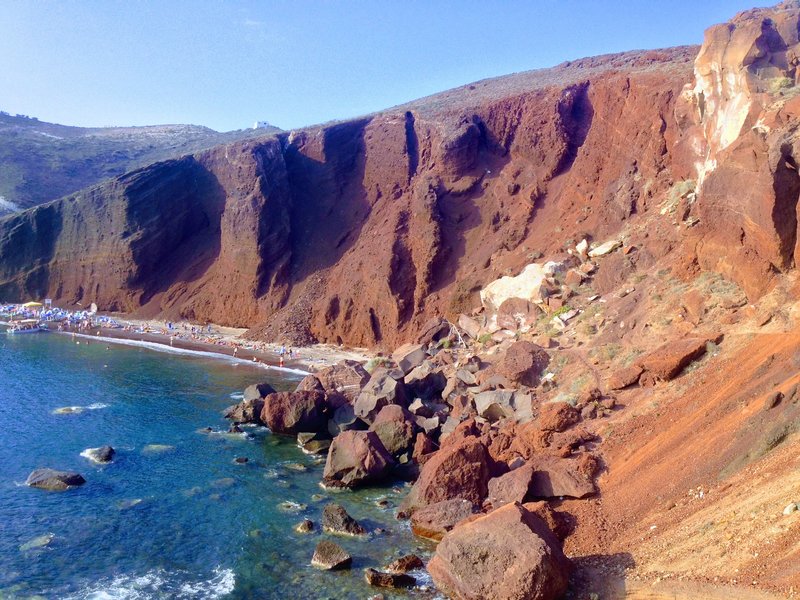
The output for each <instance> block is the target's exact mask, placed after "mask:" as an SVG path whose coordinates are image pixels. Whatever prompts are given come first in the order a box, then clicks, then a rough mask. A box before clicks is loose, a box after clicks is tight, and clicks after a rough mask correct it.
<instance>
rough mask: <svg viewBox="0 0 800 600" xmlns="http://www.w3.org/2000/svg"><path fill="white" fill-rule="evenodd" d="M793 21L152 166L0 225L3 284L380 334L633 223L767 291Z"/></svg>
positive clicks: (297, 326)
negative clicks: (533, 263)
mask: <svg viewBox="0 0 800 600" xmlns="http://www.w3.org/2000/svg"><path fill="white" fill-rule="evenodd" d="M799 16H800V7H798V4H797V3H796V2H791V3H785V4H782V5H780V6H778V7H776V8H774V9H769V10H756V11H750V12H748V13H743V14H741V15H738V16H737V17H736V18H735V19H733V20H732V21H731V22H730V23H728V24H724V25H721V26H717V27H714V28H712V29H710V30H709V32H708V33H707V35H706V39H705V42H704V45H703V47H702V48H701V49H700V51H699V54H698V49H697V48H693V47H692V48H689V47H687V48H676V49H671V50H665V51H650V52H632V53H625V54H621V55H614V56H607V57H598V58H592V59H584V60H581V61H576V62H573V63H567V64H564V65H560V66H559V67H556V68H553V69H547V70H542V71H535V72H530V73H525V74H520V75H514V76H509V77H504V78H498V79H493V80H487V81H483V82H477V83H475V84H472V85H470V86H465V87H463V88H459V89H456V90H451V91H449V92H445V93H443V94H439V95H436V96H432V97H430V98H424V99H421V100H419V101H416V102H413V103H410V104H408V105H406V106H403V107H398V108H397V109H393V110H389V111H386V112H384V113H380V114H377V115H372V116H369V117H365V118H361V119H356V120H352V121H348V122H343V123H337V124H333V125H329V126H321V127H314V128H308V129H305V130H300V131H295V132H291V133H289V134H280V135H279V136H277V137H269V138H264V139H259V140H252V141H246V142H238V143H233V144H229V145H226V146H219V147H217V148H214V149H212V150H208V151H205V152H201V153H197V154H194V155H191V156H186V157H184V158H181V159H178V160H172V161H167V162H162V163H157V164H154V165H151V166H149V167H146V168H144V169H140V170H138V171H134V172H132V173H129V174H127V175H125V176H122V177H120V178H118V179H116V180H113V181H111V182H109V183H106V184H103V185H100V186H97V187H95V188H92V189H89V190H86V191H84V192H81V193H79V194H76V195H73V196H70V197H67V198H64V199H62V200H59V201H56V202H54V203H51V204H48V205H45V206H41V207H38V208H36V209H34V210H31V211H28V212H25V213H21V214H19V215H16V216H14V217H11V218H7V219H5V220H3V221H0V297H2V298H3V299H6V300H15V299H25V298H30V297H36V298H39V297H43V296H49V297H53V298H55V299H56V300H57V301H59V302H62V303H67V304H69V303H78V302H81V303H82V304H84V305H85V304H86V303H88V302H92V301H94V302H97V303H98V305H99V306H100V307H101V308H102V309H104V310H121V311H126V312H135V313H139V314H145V315H155V314H161V315H163V316H165V317H170V318H179V317H187V318H191V319H196V320H199V321H214V322H217V323H222V324H228V325H236V326H246V327H254V335H262V336H265V337H268V338H270V339H279V338H280V337H281V336H284V335H289V336H290V337H293V338H294V339H306V340H310V339H312V338H315V339H317V340H319V341H331V342H343V343H348V344H357V345H369V346H374V345H385V346H392V345H395V344H397V343H398V342H401V341H404V340H406V339H407V338H409V337H411V336H413V335H414V333H415V332H417V331H418V330H419V329H420V328H421V327H422V325H423V324H424V323H425V321H426V320H428V319H429V318H430V317H431V316H433V315H436V314H442V315H445V316H450V317H452V316H455V315H457V314H458V313H459V312H462V311H469V310H470V309H472V308H473V307H475V306H478V305H479V300H478V296H477V292H478V290H479V289H480V288H481V287H483V286H484V285H485V284H486V283H488V282H489V281H492V280H494V279H496V278H497V277H498V276H500V275H503V274H509V273H514V272H518V271H519V269H521V268H522V266H524V265H525V264H527V263H529V262H531V261H532V260H533V257H537V256H539V255H554V254H558V253H559V252H560V251H563V250H564V249H565V248H566V247H567V246H568V245H574V243H575V242H577V241H579V240H580V239H583V238H584V237H589V238H591V239H594V240H597V241H602V240H604V239H606V238H608V237H610V236H612V235H615V234H617V233H619V232H620V231H622V230H623V229H625V228H629V227H632V226H633V227H635V226H637V223H639V224H641V225H642V226H644V224H645V223H646V226H647V227H648V237H649V239H650V243H649V244H648V246H647V248H645V249H644V250H645V252H643V253H641V256H642V260H649V259H652V258H659V257H660V256H663V255H664V254H666V253H668V252H672V251H675V250H676V249H677V250H679V251H680V252H679V254H680V255H681V256H683V257H684V258H685V259H686V261H685V262H686V264H687V265H688V267H689V269H690V270H691V269H692V268H695V269H696V268H706V269H715V270H718V271H720V272H722V273H724V274H725V275H727V276H729V277H731V278H733V279H735V280H737V281H738V282H739V283H741V284H742V285H743V286H744V287H745V288H746V289H747V291H748V293H749V294H751V295H758V294H761V293H763V292H764V291H765V290H766V289H768V287H769V285H770V281H771V278H773V277H774V276H775V275H776V274H777V273H780V272H782V271H786V270H789V269H792V268H794V265H795V261H796V255H797V254H798V249H797V213H796V211H797V197H798V193H800V178H798V174H797V163H796V159H795V156H796V152H797V150H796V147H795V146H796V139H795V137H796V136H795V130H796V126H797V114H798V111H800V99H798V98H800V96H795V91H796V90H797V86H796V79H795V78H796V75H797V73H796V64H797V57H796V54H795V51H796V48H797V45H798V18H799ZM695 59H696V60H695ZM676 206H677V207H678V208H679V210H678V214H677V215H676V214H675V211H674V210H673V209H675V207H676ZM665 207H666V208H665ZM667 209H669V210H667ZM657 214H662V215H665V216H664V218H663V219H660V220H659V219H653V218H648V219H646V220H644V217H645V216H648V215H649V216H650V217H652V216H653V215H657ZM690 225H697V226H696V227H692V228H690V227H689V226H690Z"/></svg>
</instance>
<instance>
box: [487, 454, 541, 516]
mask: <svg viewBox="0 0 800 600" xmlns="http://www.w3.org/2000/svg"><path fill="white" fill-rule="evenodd" d="M533 473H534V470H533V465H530V464H524V465H522V466H521V467H518V468H516V469H514V470H513V471H509V472H508V473H506V474H504V475H501V476H500V477H494V478H492V479H490V480H489V496H488V499H489V502H491V503H492V506H493V507H494V508H499V507H501V506H503V505H505V504H511V503H513V502H519V503H520V504H521V503H522V502H524V501H525V499H526V497H527V496H528V493H529V489H530V486H531V481H532V480H533Z"/></svg>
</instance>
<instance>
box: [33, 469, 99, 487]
mask: <svg viewBox="0 0 800 600" xmlns="http://www.w3.org/2000/svg"><path fill="white" fill-rule="evenodd" d="M84 483H86V480H85V479H84V478H83V476H82V475H81V474H80V473H73V472H71V471H56V470H55V469H36V470H34V471H33V472H32V473H31V474H30V475H28V479H26V480H25V485H29V486H30V487H35V488H39V489H42V490H49V491H52V492H63V491H64V490H68V489H69V488H71V487H76V486H79V485H83V484H84Z"/></svg>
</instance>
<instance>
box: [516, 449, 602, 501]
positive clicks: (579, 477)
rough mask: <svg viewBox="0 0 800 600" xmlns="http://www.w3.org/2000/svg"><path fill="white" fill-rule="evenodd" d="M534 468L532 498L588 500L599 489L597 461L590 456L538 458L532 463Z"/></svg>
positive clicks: (531, 487)
mask: <svg viewBox="0 0 800 600" xmlns="http://www.w3.org/2000/svg"><path fill="white" fill-rule="evenodd" d="M528 464H529V465H530V467H532V469H533V477H532V478H531V481H530V488H529V491H530V496H531V497H534V498H558V497H561V496H567V497H569V498H585V497H586V496H591V495H592V494H594V493H595V492H596V491H597V489H596V488H595V485H594V472H595V470H596V468H597V463H596V459H595V458H594V457H593V456H592V455H590V454H583V455H581V456H579V457H578V458H559V457H556V456H547V455H537V456H534V457H533V458H532V459H531V460H530V462H529V463H528Z"/></svg>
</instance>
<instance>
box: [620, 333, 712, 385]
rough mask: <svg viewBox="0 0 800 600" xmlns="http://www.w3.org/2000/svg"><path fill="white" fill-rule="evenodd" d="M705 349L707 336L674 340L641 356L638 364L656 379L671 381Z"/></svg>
mask: <svg viewBox="0 0 800 600" xmlns="http://www.w3.org/2000/svg"><path fill="white" fill-rule="evenodd" d="M705 351H706V340H705V338H685V339H682V340H674V341H671V342H667V343H666V344H664V345H663V346H660V347H659V348H658V349H656V350H654V351H653V352H651V353H650V354H648V355H646V356H644V357H642V358H640V359H639V360H637V361H636V364H637V365H638V366H640V367H641V368H642V369H644V370H645V371H646V372H647V373H650V374H651V375H653V376H654V377H655V378H656V379H659V380H662V381H669V380H670V379H672V378H674V377H676V376H677V375H678V374H679V373H680V372H681V371H683V369H684V368H685V367H686V366H687V365H688V364H689V363H690V362H692V361H693V360H695V359H696V358H699V357H700V356H702V355H703V354H705Z"/></svg>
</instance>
